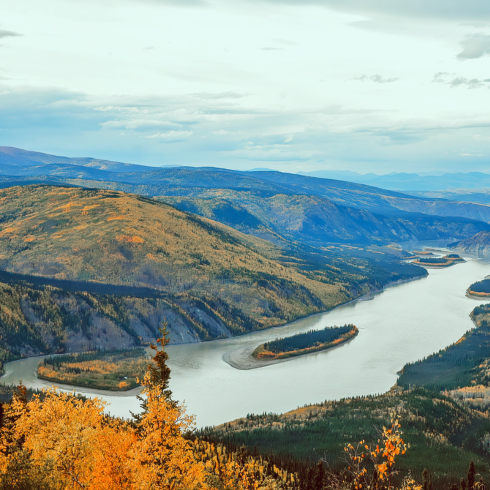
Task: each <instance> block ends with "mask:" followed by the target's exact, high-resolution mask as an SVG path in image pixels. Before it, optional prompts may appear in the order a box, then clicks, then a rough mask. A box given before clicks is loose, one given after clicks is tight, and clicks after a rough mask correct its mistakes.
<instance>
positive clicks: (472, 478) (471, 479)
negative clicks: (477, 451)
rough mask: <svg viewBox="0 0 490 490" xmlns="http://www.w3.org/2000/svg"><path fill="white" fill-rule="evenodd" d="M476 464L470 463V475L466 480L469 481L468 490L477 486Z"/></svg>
mask: <svg viewBox="0 0 490 490" xmlns="http://www.w3.org/2000/svg"><path fill="white" fill-rule="evenodd" d="M475 475H476V471H475V464H474V463H473V461H470V467H469V468H468V474H467V476H466V478H467V479H468V489H472V488H473V487H474V486H475Z"/></svg>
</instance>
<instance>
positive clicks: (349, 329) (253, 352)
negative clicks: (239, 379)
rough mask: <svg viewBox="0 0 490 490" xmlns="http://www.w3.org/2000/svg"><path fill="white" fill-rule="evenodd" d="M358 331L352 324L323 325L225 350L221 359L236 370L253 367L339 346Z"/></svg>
mask: <svg viewBox="0 0 490 490" xmlns="http://www.w3.org/2000/svg"><path fill="white" fill-rule="evenodd" d="M358 333H359V330H358V328H357V327H356V326H355V325H344V326H343V327H337V326H335V327H325V328H324V329H322V330H309V331H308V332H304V333H298V334H296V335H292V336H290V337H284V338H280V339H276V340H273V341H269V342H265V343H263V344H260V345H259V346H257V347H254V346H252V347H250V346H249V347H246V348H241V349H237V350H235V351H231V352H227V353H226V354H225V355H224V356H223V360H224V361H225V362H226V363H228V364H229V365H230V366H232V367H234V368H235V369H244V370H246V369H255V368H259V367H265V366H269V365H271V364H276V363H278V362H284V361H287V360H289V359H292V358H294V357H298V356H303V355H306V354H312V353H316V352H320V351H324V350H328V349H332V348H334V347H339V346H340V345H342V344H345V343H346V342H348V341H349V340H352V339H353V338H354V337H355V336H356V335H357V334H358Z"/></svg>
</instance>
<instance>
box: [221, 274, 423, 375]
mask: <svg viewBox="0 0 490 490" xmlns="http://www.w3.org/2000/svg"><path fill="white" fill-rule="evenodd" d="M427 277H428V276H427V275H423V276H417V277H411V278H410V279H399V280H398V281H391V282H389V283H388V284H386V285H385V286H383V287H382V288H380V289H375V290H373V291H369V292H368V293H365V294H363V295H362V296H359V297H358V298H355V299H352V300H349V301H346V302H345V303H341V304H339V305H337V306H335V307H334V308H332V309H330V310H326V311H323V312H321V313H313V314H312V315H308V316H306V317H303V318H299V319H297V320H294V322H291V323H295V322H297V321H300V320H307V319H310V318H313V317H317V316H321V315H324V314H325V313H330V312H333V311H335V310H337V309H339V308H342V307H346V306H348V305H354V304H356V303H358V302H365V301H371V300H373V299H374V297H375V296H376V295H379V294H381V293H382V292H383V291H386V290H388V289H391V288H394V287H396V286H400V285H402V284H407V283H410V282H414V281H417V280H420V279H426V278H427ZM287 325H290V324H285V325H282V326H278V327H274V328H276V329H277V328H282V327H286V326H287ZM253 333H254V332H252V333H249V334H245V335H244V336H241V337H245V336H247V335H253ZM351 340H352V339H349V340H347V341H346V342H344V343H342V344H341V345H346V344H349V343H350V341H351ZM216 342H219V340H218V341H216ZM256 348H257V346H256V345H252V346H246V347H241V348H239V349H236V350H232V351H228V352H225V353H224V354H223V356H222V360H223V361H224V362H226V364H228V365H229V366H231V367H233V368H235V369H238V370H239V371H248V370H250V369H258V368H261V367H266V366H271V365H273V364H278V363H282V362H286V361H289V360H291V359H293V358H286V359H257V358H254V357H253V356H252V354H253V352H254V351H255V349H256ZM314 353H318V352H314ZM314 353H310V354H314ZM305 356H308V354H305V355H304V356H301V357H305Z"/></svg>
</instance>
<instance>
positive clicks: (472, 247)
mask: <svg viewBox="0 0 490 490" xmlns="http://www.w3.org/2000/svg"><path fill="white" fill-rule="evenodd" d="M450 248H451V249H453V250H458V251H460V252H466V253H471V254H475V255H478V256H487V257H488V256H489V255H490V233H489V232H487V231H482V232H480V233H477V234H476V235H474V236H471V237H469V238H466V239H465V240H462V241H461V242H457V243H454V244H452V245H450Z"/></svg>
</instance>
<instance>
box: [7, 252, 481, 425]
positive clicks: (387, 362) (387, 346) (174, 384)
mask: <svg viewBox="0 0 490 490" xmlns="http://www.w3.org/2000/svg"><path fill="white" fill-rule="evenodd" d="M467 260H468V261H467V262H466V263H463V264H457V265H455V266H453V267H450V268H447V269H430V270H429V276H428V277H427V278H424V279H419V280H416V281H412V282H409V283H404V284H400V285H397V286H394V287H390V288H388V289H385V290H384V291H382V292H379V293H376V294H374V295H372V297H371V298H363V299H361V300H360V301H356V302H353V303H349V304H346V305H343V306H341V307H338V308H336V309H334V310H332V311H330V312H326V313H319V314H316V315H312V316H310V317H307V318H303V319H300V320H297V321H295V322H292V323H290V324H288V325H285V326H283V327H278V328H273V329H269V330H265V331H262V332H254V333H252V334H249V335H245V336H242V337H235V338H232V339H226V340H218V341H213V342H204V343H200V344H184V345H173V346H169V347H168V348H167V351H168V354H169V366H170V368H171V370H172V377H171V381H170V388H171V389H172V391H173V393H174V397H175V398H176V399H177V400H180V401H182V400H185V403H186V406H187V410H188V412H189V413H192V414H195V415H196V424H197V426H198V427H203V426H207V425H215V424H220V423H223V422H227V421H230V420H233V419H235V418H238V417H243V416H245V415H247V414H248V413H263V412H276V413H281V412H286V411H288V410H292V409H295V408H297V407H298V406H303V405H304V404H308V403H315V402H321V401H324V400H333V399H339V398H343V397H350V396H356V395H368V394H376V393H383V392H385V391H387V390H388V389H389V388H390V387H391V386H393V385H394V384H395V382H396V379H397V374H396V373H397V372H398V371H399V370H400V369H401V368H402V367H403V366H404V364H405V363H407V362H411V361H416V360H417V359H421V358H422V357H424V356H427V355H429V354H432V353H433V352H435V351H438V350H439V349H441V348H443V347H445V346H447V345H449V344H450V343H452V342H455V341H457V340H458V339H459V338H460V337H461V336H462V335H463V334H464V333H465V332H466V331H467V330H469V329H471V328H473V326H474V325H473V322H472V321H471V319H470V317H469V314H470V312H471V311H472V309H473V308H474V307H475V306H477V305H478V304H479V303H485V301H484V300H481V301H476V300H474V299H470V298H467V297H466V296H465V292H466V289H467V288H468V286H469V285H470V284H472V283H473V282H475V281H478V280H481V279H483V278H484V277H485V276H486V275H488V274H490V264H489V263H488V262H487V263H485V262H482V261H477V260H474V259H471V258H468V259H467ZM368 299H370V300H368ZM345 323H353V324H354V325H356V326H357V327H358V328H359V335H358V336H357V337H356V338H355V339H353V341H351V342H349V343H347V344H345V345H342V346H340V347H338V348H336V349H333V350H329V351H324V352H319V353H316V354H310V355H307V356H303V357H297V358H294V359H291V360H289V361H288V362H283V363H279V364H275V365H271V366H267V367H263V368H259V369H253V370H246V371H240V370H237V369H234V368H232V367H231V366H229V365H228V364H227V363H225V362H224V361H223V359H222V358H223V355H225V354H226V353H229V352H230V351H232V350H235V349H243V348H245V347H248V346H252V345H258V344H261V343H262V342H265V341H267V340H273V339H275V338H277V337H279V336H285V335H291V334H293V333H297V332H303V331H306V330H309V329H320V328H323V327H325V326H327V325H329V326H330V325H343V324H345ZM41 359H42V357H38V358H30V359H23V360H20V361H14V362H11V363H8V364H6V366H5V367H6V371H7V374H6V375H5V376H3V377H2V378H0V381H1V382H3V383H7V384H10V383H18V382H19V381H20V380H22V381H23V382H24V383H25V384H26V385H27V386H30V387H35V388H40V387H45V386H46V385H47V383H45V382H43V381H42V380H38V379H37V378H36V376H35V371H36V367H37V364H38V362H39V361H40V360H41ZM76 391H79V392H81V393H85V394H87V395H88V396H94V395H97V396H100V397H101V398H102V399H103V400H105V401H106V402H107V403H108V404H109V406H108V411H109V412H110V413H112V414H114V415H118V416H129V411H130V410H131V411H133V412H137V411H138V409H139V402H138V400H137V399H136V397H135V392H132V393H126V394H124V395H121V394H107V392H97V391H96V390H92V391H90V392H88V391H87V390H84V389H77V390H76Z"/></svg>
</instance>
